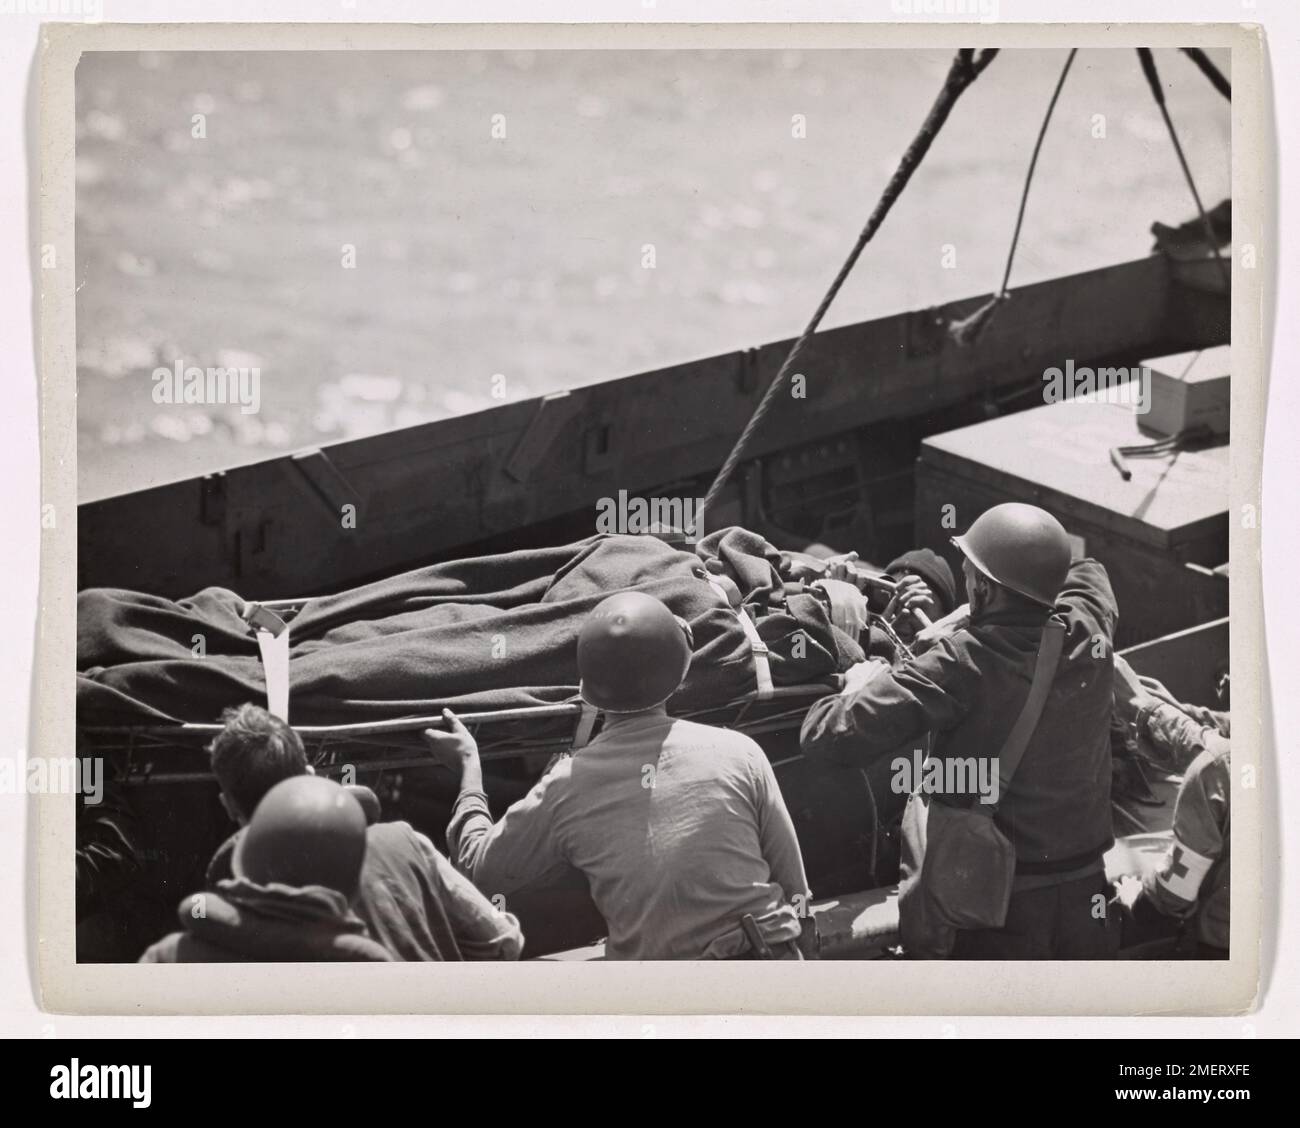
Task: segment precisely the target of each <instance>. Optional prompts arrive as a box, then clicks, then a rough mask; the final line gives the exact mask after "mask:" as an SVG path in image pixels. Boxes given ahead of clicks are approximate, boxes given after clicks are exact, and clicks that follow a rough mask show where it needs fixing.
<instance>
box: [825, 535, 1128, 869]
mask: <svg viewBox="0 0 1300 1128" xmlns="http://www.w3.org/2000/svg"><path fill="white" fill-rule="evenodd" d="M1055 611H1056V614H1057V615H1058V617H1060V618H1061V619H1063V620H1064V621H1065V624H1066V638H1065V645H1064V649H1063V652H1062V655H1061V659H1060V662H1059V663H1058V665H1057V671H1056V676H1055V679H1054V680H1053V683H1052V689H1051V692H1050V693H1049V695H1048V699H1047V702H1046V704H1045V705H1044V707H1043V712H1042V715H1041V718H1040V720H1039V723H1038V726H1037V727H1036V729H1035V730H1034V733H1033V736H1032V737H1031V738H1030V741H1029V744H1028V746H1027V748H1026V749H1025V753H1024V756H1023V759H1022V760H1021V762H1020V766H1019V768H1018V769H1017V771H1016V773H1015V776H1014V778H1013V779H1012V782H1011V787H1010V789H1009V792H1008V794H1006V795H1003V796H1001V801H1000V804H999V807H998V813H997V823H998V825H999V827H1001V828H1002V830H1003V831H1004V832H1005V833H1006V834H1007V835H1008V836H1009V837H1010V838H1011V840H1012V841H1013V842H1014V843H1015V847H1016V856H1017V859H1018V868H1019V869H1020V871H1021V872H1024V873H1035V872H1052V873H1059V872H1066V871H1069V870H1071V869H1074V868H1076V867H1077V866H1081V865H1085V864H1088V863H1090V862H1095V861H1097V860H1099V859H1100V858H1101V855H1102V854H1103V853H1104V851H1105V850H1106V849H1107V848H1108V847H1109V845H1110V842H1111V832H1110V770H1111V769H1110V735H1109V734H1110V715H1111V708H1112V698H1113V677H1114V671H1113V665H1112V657H1111V645H1112V644H1111V640H1112V639H1113V638H1114V632H1115V624H1116V619H1117V613H1116V609H1115V597H1114V594H1113V592H1112V591H1111V587H1110V581H1109V580H1108V578H1107V576H1106V571H1105V569H1104V568H1103V567H1102V566H1101V565H1100V564H1099V563H1097V562H1096V561H1095V560H1080V561H1076V562H1075V563H1074V564H1073V565H1072V566H1071V568H1070V571H1069V574H1068V577H1067V579H1066V583H1065V586H1064V588H1063V590H1062V591H1061V594H1060V597H1059V599H1058V601H1057V604H1056V609H1055ZM1046 614H1047V613H1046V610H1043V611H1035V610H1033V609H1026V610H1025V611H1024V612H1004V613H1000V614H997V615H988V616H984V617H980V618H979V619H978V620H977V621H974V622H972V623H971V624H970V625H969V626H968V627H966V628H965V629H962V630H959V631H957V632H956V633H955V634H954V635H952V636H951V637H948V638H944V639H942V640H941V641H940V642H939V643H938V644H937V645H935V646H934V647H933V648H932V649H930V650H928V651H926V652H925V653H924V654H922V655H920V656H919V657H918V658H916V659H915V660H913V661H911V662H908V663H906V664H904V665H903V666H902V667H901V668H900V669H897V670H894V671H892V672H889V673H886V674H884V675H882V676H880V677H877V678H875V679H873V680H872V681H870V682H868V683H867V684H866V685H865V686H864V687H863V688H862V690H860V691H859V692H858V693H857V694H855V695H853V696H851V697H842V696H831V697H827V698H824V699H823V700H821V701H819V702H818V703H817V704H816V705H814V706H813V708H812V709H811V710H810V711H809V713H808V717H807V719H806V720H805V722H804V728H803V734H802V745H803V749H804V752H805V753H806V754H808V755H811V756H814V757H826V758H828V759H830V760H832V761H835V762H840V763H855V762H857V763H862V762H864V761H865V762H867V763H870V762H871V761H872V760H874V759H875V758H876V757H878V756H883V755H888V754H893V753H895V752H897V751H898V749H899V748H900V747H902V748H904V749H909V748H916V747H920V745H921V742H922V740H923V738H924V737H925V735H926V734H927V733H930V734H932V736H933V749H932V753H931V754H932V755H933V756H934V757H935V758H937V759H944V760H964V759H967V758H970V757H976V758H990V757H996V756H998V755H999V753H1000V752H1001V749H1002V747H1003V745H1004V743H1005V741H1006V738H1007V736H1008V735H1009V733H1010V731H1011V728H1012V726H1013V725H1014V724H1015V721H1016V718H1017V717H1018V716H1019V714H1020V710H1021V708H1022V707H1023V705H1024V703H1025V699H1026V698H1027V696H1028V694H1029V684H1030V681H1031V679H1032V677H1033V672H1034V662H1035V658H1036V655H1037V653H1038V646H1039V643H1040V641H1041V639H1042V636H1043V626H1044V623H1045V620H1046ZM952 776H953V778H960V773H952ZM973 799H974V796H973V795H971V794H965V795H963V796H962V797H961V800H962V801H965V802H969V801H972V800H973Z"/></svg>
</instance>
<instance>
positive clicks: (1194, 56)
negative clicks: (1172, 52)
mask: <svg viewBox="0 0 1300 1128" xmlns="http://www.w3.org/2000/svg"><path fill="white" fill-rule="evenodd" d="M1179 50H1180V51H1181V52H1182V53H1183V54H1184V55H1186V56H1187V57H1188V58H1189V59H1191V60H1192V62H1194V63H1195V64H1196V65H1197V67H1199V68H1200V71H1201V73H1202V74H1203V75H1205V77H1206V78H1208V79H1209V80H1210V85H1211V86H1213V87H1214V89H1215V90H1217V91H1218V92H1219V93H1220V94H1222V95H1223V96H1224V97H1225V98H1227V99H1228V101H1229V102H1231V101H1232V84H1231V83H1229V82H1228V80H1227V79H1226V78H1224V77H1223V72H1222V71H1221V70H1219V68H1218V67H1216V66H1215V65H1214V64H1213V63H1212V62H1211V61H1210V56H1209V55H1207V54H1206V53H1205V52H1204V51H1202V50H1201V49H1200V48H1199V47H1180V48H1179Z"/></svg>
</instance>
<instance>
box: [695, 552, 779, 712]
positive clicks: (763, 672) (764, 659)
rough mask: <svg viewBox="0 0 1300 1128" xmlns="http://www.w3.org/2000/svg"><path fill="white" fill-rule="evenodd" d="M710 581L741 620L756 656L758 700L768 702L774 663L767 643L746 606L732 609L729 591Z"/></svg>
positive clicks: (751, 650) (751, 649)
mask: <svg viewBox="0 0 1300 1128" xmlns="http://www.w3.org/2000/svg"><path fill="white" fill-rule="evenodd" d="M708 580H709V586H710V587H712V588H713V590H714V591H716V592H717V593H718V594H719V595H720V596H722V599H723V601H724V602H725V603H726V605H727V606H728V607H730V608H731V610H732V611H734V612H735V613H736V618H737V619H739V620H740V627H741V629H742V630H743V631H744V632H745V637H746V638H747V639H748V640H749V652H750V653H751V654H752V655H753V656H754V681H755V683H756V688H757V690H758V699H759V700H760V701H766V700H767V699H768V698H769V697H771V696H772V661H771V658H770V653H771V652H770V651H769V650H768V648H767V643H765V642H764V641H763V640H762V638H760V637H759V634H758V627H757V626H755V625H754V620H753V619H751V618H750V617H749V612H748V611H746V610H745V605H744V604H743V603H742V604H740V606H738V607H732V605H731V600H730V598H728V596H727V589H726V588H725V587H723V586H722V584H720V583H718V582H717V581H716V580H715V579H714V577H713V576H709V577H708Z"/></svg>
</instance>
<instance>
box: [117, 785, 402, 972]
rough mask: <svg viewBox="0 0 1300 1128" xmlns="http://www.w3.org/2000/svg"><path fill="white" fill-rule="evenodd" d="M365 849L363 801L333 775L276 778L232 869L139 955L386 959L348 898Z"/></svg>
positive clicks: (149, 959)
mask: <svg viewBox="0 0 1300 1128" xmlns="http://www.w3.org/2000/svg"><path fill="white" fill-rule="evenodd" d="M365 857H366V816H365V813H364V812H363V811H362V809H361V804H360V803H359V802H357V800H356V799H355V798H353V796H352V795H351V794H349V793H348V791H347V790H346V789H344V788H342V787H340V786H339V785H338V784H337V783H334V782H333V781H332V780H328V779H322V778H320V777H319V776H313V775H299V776H293V777H291V778H289V779H284V780H281V781H280V782H279V783H277V784H276V785H275V786H274V787H272V788H271V789H270V790H269V791H268V792H267V793H266V794H265V795H264V796H263V797H262V799H261V801H260V802H259V803H258V804H257V809H256V810H255V811H254V812H253V817H252V818H251V819H250V820H249V823H248V827H247V829H246V830H245V831H244V833H243V835H242V836H241V837H240V840H239V843H238V845H237V846H236V848H235V857H234V876H233V877H231V878H230V879H228V880H225V881H221V882H218V883H217V887H216V889H215V890H213V891H211V892H208V893H196V894H194V895H193V896H191V897H187V898H186V899H185V900H184V901H182V902H181V907H180V913H179V915H180V919H181V924H182V927H183V930H182V931H180V932H174V933H172V934H171V935H170V936H166V937H164V938H163V939H162V940H160V941H158V943H157V944H154V945H153V946H152V947H151V948H149V949H148V950H147V951H146V952H145V954H144V955H143V956H142V957H141V958H140V962H141V963H215V962H231V961H238V962H250V963H262V962H281V961H303V962H319V961H340V960H350V961H375V962H384V961H388V960H391V959H392V958H393V957H392V954H391V953H390V952H389V951H388V950H387V949H386V948H384V947H383V946H382V945H380V944H378V943H376V942H375V941H374V940H373V939H372V938H371V937H370V936H369V935H368V934H367V932H366V926H365V923H364V922H363V921H362V920H361V918H360V917H358V916H357V915H356V914H355V913H354V912H353V911H352V908H351V902H352V901H353V899H354V898H355V897H356V894H357V886H358V884H359V883H360V881H361V868H362V866H363V864H364V863H365Z"/></svg>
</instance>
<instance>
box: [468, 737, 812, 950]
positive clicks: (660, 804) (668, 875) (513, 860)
mask: <svg viewBox="0 0 1300 1128" xmlns="http://www.w3.org/2000/svg"><path fill="white" fill-rule="evenodd" d="M463 856H464V854H463V852H462V857H463ZM560 865H571V866H573V867H575V868H577V869H579V870H581V871H582V872H583V873H584V874H585V875H586V877H587V880H588V882H589V884H590V887H591V893H592V898H593V900H594V901H595V903H596V907H597V908H598V909H599V910H600V912H601V914H602V915H603V916H604V918H605V920H606V923H607V924H608V925H609V930H610V934H609V941H608V944H607V947H606V951H607V954H608V955H609V957H610V958H612V959H691V958H699V957H701V956H705V955H709V956H731V955H736V954H738V953H740V952H741V951H743V950H744V948H745V944H744V941H743V939H741V937H742V935H743V934H742V933H740V931H739V926H740V920H741V917H742V916H743V915H744V914H752V915H753V916H754V918H755V920H756V921H757V922H758V923H759V925H760V929H761V931H762V933H763V935H764V937H765V939H767V940H768V942H769V943H777V942H780V941H784V940H793V939H796V938H797V937H798V935H799V921H798V918H797V917H796V915H795V913H794V911H793V909H792V908H791V907H790V906H789V903H788V902H789V901H790V899H791V898H792V897H794V896H796V895H800V894H804V895H806V893H807V879H806V877H805V875H804V871H803V863H802V860H801V858H800V855H799V848H798V843H797V840H796V839H795V836H794V830H793V826H792V825H791V823H790V818H789V814H788V812H787V811H786V809H785V804H784V802H783V801H782V799H781V796H780V792H779V790H778V788H777V784H776V780H775V777H774V776H773V774H772V768H771V765H770V764H769V763H768V761H767V757H766V756H765V755H764V754H763V751H762V749H761V748H759V747H758V745H757V744H755V743H754V742H753V741H752V740H750V739H749V738H748V737H746V736H744V735H742V734H740V733H736V732H730V731H727V730H723V729H715V728H709V727H707V726H705V725H699V724H695V723H693V722H690V721H682V720H674V719H672V718H670V717H667V716H664V715H662V714H656V715H650V716H638V717H635V718H628V719H618V718H614V719H612V723H611V722H607V726H606V728H605V730H604V731H603V732H602V733H601V734H600V735H599V736H598V737H597V738H596V739H595V740H593V741H592V742H591V744H590V745H588V746H587V747H586V748H584V749H583V750H582V751H580V752H578V753H577V754H575V755H574V756H572V757H570V758H568V759H566V760H564V761H561V762H560V763H559V764H558V765H557V766H556V767H555V768H554V769H553V770H552V771H551V772H550V773H549V774H548V775H547V776H546V777H545V778H544V779H543V780H542V782H541V783H539V784H538V786H537V787H536V788H534V790H533V791H532V792H531V793H530V794H529V796H528V797H527V798H525V799H524V800H522V801H521V802H520V803H519V804H516V805H515V807H513V808H511V810H510V811H508V812H507V813H506V815H505V817H504V818H503V819H502V820H501V822H500V823H498V824H497V825H496V827H494V828H492V831H491V833H490V834H489V835H488V837H487V839H486V840H485V842H484V848H483V849H482V850H481V852H480V853H478V855H477V860H476V862H475V863H474V871H473V872H474V879H475V883H476V884H477V885H478V886H479V888H480V889H483V890H484V891H485V892H488V893H489V894H490V893H491V892H492V891H494V890H500V891H501V892H505V893H507V897H508V892H509V889H510V888H518V887H520V886H522V885H526V884H528V883H529V882H530V881H534V880H539V879H540V878H542V877H543V876H544V874H545V873H546V872H547V870H549V869H553V868H555V867H557V866H560Z"/></svg>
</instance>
